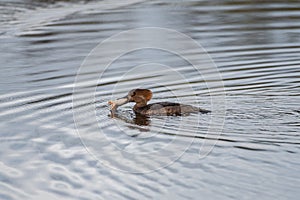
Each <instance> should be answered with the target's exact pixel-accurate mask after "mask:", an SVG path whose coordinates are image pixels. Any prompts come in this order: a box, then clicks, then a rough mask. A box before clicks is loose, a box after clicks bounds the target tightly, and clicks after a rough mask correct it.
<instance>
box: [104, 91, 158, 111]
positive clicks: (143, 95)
mask: <svg viewBox="0 0 300 200" xmlns="http://www.w3.org/2000/svg"><path fill="white" fill-rule="evenodd" d="M151 98H152V92H151V90H148V89H133V90H131V91H129V92H128V94H127V95H126V96H125V97H122V98H119V99H117V100H115V101H109V102H108V103H109V104H110V105H111V109H112V110H116V109H117V107H118V106H121V105H124V104H126V103H128V102H135V103H136V104H135V105H134V109H136V108H140V107H143V106H146V105H147V102H148V101H149V100H150V99H151Z"/></svg>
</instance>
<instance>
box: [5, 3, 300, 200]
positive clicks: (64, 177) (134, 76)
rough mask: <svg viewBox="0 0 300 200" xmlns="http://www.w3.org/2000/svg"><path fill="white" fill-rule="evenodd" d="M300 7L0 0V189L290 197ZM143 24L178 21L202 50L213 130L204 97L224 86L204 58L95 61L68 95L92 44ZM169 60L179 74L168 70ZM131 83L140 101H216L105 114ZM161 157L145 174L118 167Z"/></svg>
mask: <svg viewBox="0 0 300 200" xmlns="http://www.w3.org/2000/svg"><path fill="white" fill-rule="evenodd" d="M299 11H300V3H299V2H298V1H285V2H284V1H274V2H269V1H164V2H162V1H159V0H158V1H151V2H147V1H138V0H135V1H133V0H132V1H122V2H118V1H93V0H91V1H46V0H45V1H41V0H26V1H19V0H4V1H1V2H0V14H1V19H0V42H1V45H0V61H1V63H2V65H1V73H0V85H1V87H0V121H1V122H0V129H1V133H0V137H1V139H0V143H1V151H0V199H50V198H51V199H108V198H110V199H111V198H113V199H145V198H147V199H154V198H155V199H162V198H163V199H170V198H174V199H199V197H200V196H201V197H203V198H205V199H250V198H255V197H258V196H259V198H260V199H297V197H298V196H299V190H298V185H299V180H300V177H299V174H300V171H299V165H300V160H299V155H298V154H299V144H300V141H299V126H300V124H299V117H300V113H299V110H300V108H299V102H300V97H299V96H300V87H299V86H300V81H299V77H300V68H299V65H300V59H299V58H300V56H299V55H300V38H299V33H300V12H299ZM144 26H147V27H153V26H154V27H164V28H170V29H175V30H178V31H180V32H182V33H185V34H187V35H188V36H190V37H192V38H193V39H195V40H196V41H197V42H199V43H200V44H201V45H203V47H204V48H205V49H206V50H207V52H208V53H209V55H210V56H211V57H212V59H213V60H214V62H215V63H216V65H217V67H218V70H219V72H220V75H221V76H222V80H223V84H224V88H225V90H226V102H225V103H224V105H225V106H226V119H225V123H224V126H223V130H222V134H221V135H219V134H218V132H214V131H213V130H212V131H208V129H209V126H210V125H211V123H212V122H211V118H213V117H214V116H216V117H218V115H219V114H220V113H218V112H217V111H218V109H211V108H212V104H211V102H212V101H211V98H212V97H213V96H218V95H221V94H222V92H223V87H221V85H220V84H219V83H217V81H216V79H215V72H214V71H213V70H212V69H211V68H209V67H205V65H203V67H202V68H201V70H200V74H201V75H199V74H198V73H196V71H195V69H194V68H192V67H191V64H190V63H189V62H187V61H186V60H183V59H182V58H180V57H178V56H174V55H171V54H170V53H169V52H164V51H158V50H156V51H154V50H149V49H148V50H141V51H136V52H131V53H129V54H126V55H123V56H121V57H120V58H119V59H118V60H116V61H115V62H113V63H111V65H110V67H109V68H108V69H107V70H105V67H104V66H102V65H101V64H99V65H96V68H91V70H90V71H87V73H86V74H83V76H82V77H81V78H82V79H81V80H82V83H84V84H85V85H84V86H86V89H84V90H82V91H79V92H81V93H79V95H78V104H77V105H73V104H72V100H73V98H74V95H73V87H74V82H75V77H76V74H77V73H78V69H79V67H80V66H81V64H82V62H83V60H84V59H85V58H86V56H87V55H88V54H89V53H90V51H91V50H92V49H93V48H94V47H95V45H97V44H98V43H99V42H101V41H103V40H105V39H107V38H108V37H110V36H112V35H114V34H117V33H119V32H121V31H124V30H128V29H132V28H139V27H144ZM151 37H155V35H152V36H151ZM179 43H180V41H178V44H179ZM174 45H176V44H174ZM128 46H130V45H129V44H128ZM118 50H119V49H117V48H116V49H113V50H112V51H106V52H103V54H102V55H103V57H107V58H108V57H109V56H110V55H111V54H113V53H115V52H116V51H118ZM188 54H189V56H191V57H193V58H195V59H196V58H197V56H196V54H195V52H194V51H193V49H190V51H188ZM106 55H107V56H106ZM94 60H95V61H97V62H98V59H94ZM97 62H96V63H94V64H97ZM167 67H170V68H171V69H172V70H174V71H176V72H178V73H179V74H180V75H182V76H183V77H184V78H182V79H180V78H178V77H177V78H175V79H172V78H165V77H168V76H165V75H168V72H169V71H168V68H167ZM133 69H134V70H133ZM102 73H103V74H102ZM100 74H102V75H103V76H102V78H101V80H99V81H98V79H99V77H100ZM94 80H97V83H96V84H94V82H93V81H94ZM120 80H121V81H120ZM185 81H186V82H185ZM93 87H95V88H96V90H95V91H94V94H93V95H94V96H95V98H94V101H90V102H87V101H86V99H87V97H88V96H89V95H90V94H89V93H87V92H86V91H89V90H90V89H91V88H93ZM138 87H148V88H151V89H152V90H153V93H154V94H155V96H154V97H153V99H152V100H151V102H159V101H171V102H184V103H186V104H191V105H195V104H197V105H200V106H201V107H203V108H207V109H210V110H215V112H212V114H211V115H196V114H192V115H190V116H179V117H175V116H167V117H159V116H156V117H140V116H136V115H135V114H134V113H133V111H132V105H131V104H128V105H124V106H122V108H120V109H119V111H118V113H116V114H115V115H114V116H112V115H110V111H109V108H108V106H107V101H108V100H110V99H114V97H119V96H123V95H124V94H126V93H127V92H128V91H129V90H130V89H133V88H138ZM187 87H191V88H193V90H194V91H196V92H195V93H193V94H191V93H190V92H187V91H188V90H186V88H187ZM173 92H177V93H176V95H174V93H173ZM224 105H219V106H224ZM90 107H93V109H92V110H87V108H90ZM74 112H79V113H80V117H81V118H82V121H81V122H80V123H81V124H80V125H82V127H83V129H82V130H84V134H82V133H79V134H78V132H77V129H76V128H77V127H76V126H78V124H75V123H74V118H73V114H74ZM92 114H95V115H96V120H97V122H96V123H95V124H94V125H90V124H89V117H90V116H91V115H92ZM195 121H197V122H198V123H195ZM208 132H209V134H207V133H208ZM82 140H84V145H83V144H82ZM214 142H217V143H216V145H215V147H214V149H213V151H212V152H211V153H210V154H209V155H208V156H207V157H205V158H204V159H201V160H199V151H201V150H203V149H206V148H209V146H210V145H211V144H214ZM85 145H86V146H85ZM89 146H93V147H95V152H96V154H95V152H91V151H89V148H88V147H89ZM200 148H201V149H200ZM115 149H118V151H116V150H115ZM97 159H99V160H97ZM167 164H169V165H168V166H167V167H164V168H161V169H159V170H157V171H155V172H152V173H142V174H132V173H124V172H122V171H120V170H118V169H123V170H125V171H126V170H128V171H130V170H132V169H134V168H136V169H141V168H142V169H151V168H153V167H155V166H165V165H167Z"/></svg>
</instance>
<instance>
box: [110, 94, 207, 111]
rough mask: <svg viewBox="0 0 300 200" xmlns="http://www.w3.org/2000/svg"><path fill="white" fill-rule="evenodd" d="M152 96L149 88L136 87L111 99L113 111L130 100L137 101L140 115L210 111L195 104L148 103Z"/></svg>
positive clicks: (134, 109) (136, 107) (134, 108)
mask: <svg viewBox="0 0 300 200" xmlns="http://www.w3.org/2000/svg"><path fill="white" fill-rule="evenodd" d="M151 98H152V92H151V90H148V89H134V90H131V91H130V92H128V94H127V95H126V96H125V97H123V98H120V99H117V100H115V101H109V102H108V104H110V105H111V111H112V112H113V111H115V110H116V109H117V107H119V106H121V105H124V104H126V103H128V102H135V103H136V104H135V105H134V106H133V111H134V112H135V113H136V114H140V115H184V114H189V113H197V112H201V113H208V112H210V111H209V110H205V109H201V108H198V107H195V106H190V105H185V104H180V103H172V102H158V103H152V104H147V102H148V101H149V100H150V99H151Z"/></svg>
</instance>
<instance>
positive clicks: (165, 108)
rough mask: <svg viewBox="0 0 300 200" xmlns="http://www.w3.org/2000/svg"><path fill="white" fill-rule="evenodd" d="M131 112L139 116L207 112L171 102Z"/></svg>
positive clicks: (152, 104)
mask: <svg viewBox="0 0 300 200" xmlns="http://www.w3.org/2000/svg"><path fill="white" fill-rule="evenodd" d="M133 111H134V112H135V113H138V114H141V115H185V114H190V113H197V112H201V113H208V112H209V111H208V110H203V109H200V108H197V107H195V106H190V105H185V104H180V103H172V102H159V103H151V104H147V105H146V106H143V107H136V108H133Z"/></svg>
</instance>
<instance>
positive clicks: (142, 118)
mask: <svg viewBox="0 0 300 200" xmlns="http://www.w3.org/2000/svg"><path fill="white" fill-rule="evenodd" d="M109 116H110V117H111V118H115V119H120V120H122V121H124V122H126V123H128V124H134V125H139V126H149V125H150V124H151V120H150V117H149V116H146V115H141V114H137V113H136V114H135V115H134V117H133V118H130V117H128V116H125V115H121V114H119V113H117V112H116V111H110V115H109ZM135 128H136V127H135ZM143 130H144V129H143Z"/></svg>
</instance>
